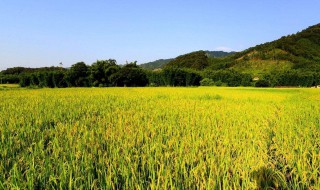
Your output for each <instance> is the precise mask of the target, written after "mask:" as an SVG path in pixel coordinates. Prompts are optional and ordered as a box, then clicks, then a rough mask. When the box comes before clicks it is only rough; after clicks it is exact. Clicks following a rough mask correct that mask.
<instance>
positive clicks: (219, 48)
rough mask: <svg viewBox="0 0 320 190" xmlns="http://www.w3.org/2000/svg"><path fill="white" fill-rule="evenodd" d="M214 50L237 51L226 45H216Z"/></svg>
mask: <svg viewBox="0 0 320 190" xmlns="http://www.w3.org/2000/svg"><path fill="white" fill-rule="evenodd" d="M214 50H215V51H225V52H230V51H235V50H234V49H232V48H229V47H225V46H219V47H216V48H215V49H214Z"/></svg>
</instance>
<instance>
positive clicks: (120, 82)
mask: <svg viewBox="0 0 320 190" xmlns="http://www.w3.org/2000/svg"><path fill="white" fill-rule="evenodd" d="M110 81H111V82H112V84H113V85H114V86H128V87H131V86H146V85H147V84H148V78H147V75H146V72H145V71H144V70H143V69H141V68H139V67H138V66H137V64H136V62H132V63H129V64H127V65H125V66H124V67H123V68H121V69H120V70H119V71H118V72H117V73H114V74H112V75H111V76H110Z"/></svg>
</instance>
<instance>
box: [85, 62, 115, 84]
mask: <svg viewBox="0 0 320 190" xmlns="http://www.w3.org/2000/svg"><path fill="white" fill-rule="evenodd" d="M119 69H120V68H119V66H118V65H117V61H116V60H114V59H109V60H97V61H96V62H95V63H93V64H92V66H91V70H90V80H91V81H92V85H93V86H110V85H111V82H110V80H109V77H110V76H111V75H112V74H114V73H116V72H118V70H119Z"/></svg>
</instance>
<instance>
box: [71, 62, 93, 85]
mask: <svg viewBox="0 0 320 190" xmlns="http://www.w3.org/2000/svg"><path fill="white" fill-rule="evenodd" d="M88 76H89V67H88V66H87V65H86V64H85V63H84V62H78V63H76V64H74V65H72V66H71V68H70V70H69V71H68V72H67V77H66V78H67V83H68V86H76V87H80V86H89V80H88Z"/></svg>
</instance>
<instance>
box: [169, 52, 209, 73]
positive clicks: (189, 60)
mask: <svg viewBox="0 0 320 190" xmlns="http://www.w3.org/2000/svg"><path fill="white" fill-rule="evenodd" d="M208 65H209V63H208V57H207V54H206V52H204V51H196V52H192V53H189V54H185V55H181V56H179V57H177V58H175V59H174V60H172V61H170V62H169V63H168V64H167V65H166V67H177V68H188V69H196V70H202V69H204V68H206V67H207V66H208Z"/></svg>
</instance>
